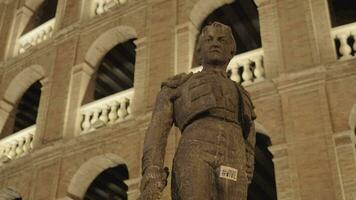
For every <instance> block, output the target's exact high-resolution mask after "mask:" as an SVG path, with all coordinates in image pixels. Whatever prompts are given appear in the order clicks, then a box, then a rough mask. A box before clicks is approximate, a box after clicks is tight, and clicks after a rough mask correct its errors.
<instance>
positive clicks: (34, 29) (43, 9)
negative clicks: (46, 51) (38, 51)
mask: <svg viewBox="0 0 356 200" xmlns="http://www.w3.org/2000/svg"><path fill="white" fill-rule="evenodd" d="M29 4H30V3H29ZM27 6H30V7H31V9H33V10H32V13H31V15H30V16H27V15H22V16H21V17H19V19H18V22H19V23H24V25H23V26H20V28H19V31H18V34H19V35H18V36H19V38H18V41H17V43H16V47H15V52H16V53H20V54H21V53H24V52H25V51H26V50H27V49H29V48H31V47H33V46H36V45H38V44H40V43H41V42H43V41H45V40H47V39H49V38H50V37H52V34H53V30H54V25H55V15H56V10H57V0H44V1H42V3H40V4H35V3H33V5H27Z"/></svg>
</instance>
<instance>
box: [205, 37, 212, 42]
mask: <svg viewBox="0 0 356 200" xmlns="http://www.w3.org/2000/svg"><path fill="white" fill-rule="evenodd" d="M212 40H213V38H212V37H207V38H206V39H205V41H208V42H210V41H212Z"/></svg>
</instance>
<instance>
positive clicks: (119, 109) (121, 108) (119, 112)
mask: <svg viewBox="0 0 356 200" xmlns="http://www.w3.org/2000/svg"><path fill="white" fill-rule="evenodd" d="M133 93H134V90H133V88H131V89H128V90H124V91H122V92H119V93H117V94H114V95H111V96H108V97H105V98H102V99H99V100H98V101H94V102H92V103H89V104H86V105H84V106H82V107H81V110H80V114H81V117H82V118H81V121H80V126H81V130H82V133H86V132H90V131H93V130H95V129H97V128H100V127H102V126H107V125H108V124H114V123H118V122H122V121H124V120H126V119H128V118H130V116H131V102H132V97H133Z"/></svg>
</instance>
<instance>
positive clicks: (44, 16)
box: [21, 0, 58, 35]
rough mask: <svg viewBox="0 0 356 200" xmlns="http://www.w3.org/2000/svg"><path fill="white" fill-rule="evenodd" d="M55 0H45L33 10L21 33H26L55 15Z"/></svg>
mask: <svg viewBox="0 0 356 200" xmlns="http://www.w3.org/2000/svg"><path fill="white" fill-rule="evenodd" d="M57 3H58V1H57V0H45V1H44V2H43V3H42V4H40V6H39V7H38V8H37V9H36V10H35V11H34V13H33V15H32V16H31V18H30V19H29V22H28V23H27V25H26V26H25V29H24V30H23V32H22V34H21V35H24V34H26V33H28V32H29V31H31V30H33V29H35V28H36V27H38V26H40V25H42V24H44V23H45V22H47V21H49V20H50V19H52V18H54V17H55V16H56V10H57Z"/></svg>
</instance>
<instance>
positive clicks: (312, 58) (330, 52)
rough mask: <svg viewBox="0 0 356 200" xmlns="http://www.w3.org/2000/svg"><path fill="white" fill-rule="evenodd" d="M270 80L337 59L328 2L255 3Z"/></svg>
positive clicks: (259, 0)
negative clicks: (282, 74)
mask: <svg viewBox="0 0 356 200" xmlns="http://www.w3.org/2000/svg"><path fill="white" fill-rule="evenodd" d="M255 2H256V4H257V6H258V10H259V18H260V25H261V37H262V46H263V49H264V52H265V68H266V75H267V77H271V78H273V77H276V76H278V75H279V74H281V73H289V72H295V71H300V70H304V69H306V68H311V67H314V66H317V65H320V64H323V63H327V62H330V61H332V60H334V59H335V58H336V55H335V49H334V44H333V40H332V39H331V32H330V21H329V20H328V19H329V14H328V7H327V1H326V0H315V1H314V0H313V1H311V0H301V1H294V0H286V1H278V0H255Z"/></svg>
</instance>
